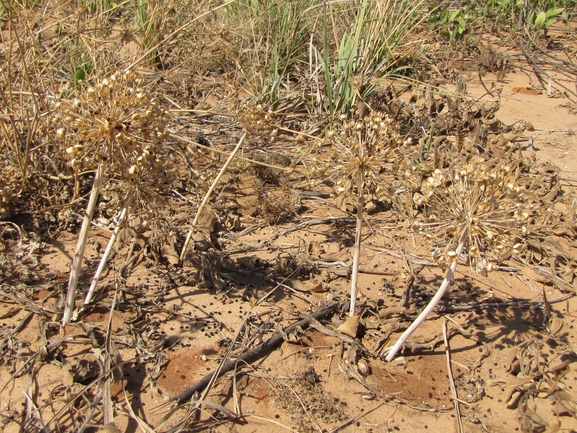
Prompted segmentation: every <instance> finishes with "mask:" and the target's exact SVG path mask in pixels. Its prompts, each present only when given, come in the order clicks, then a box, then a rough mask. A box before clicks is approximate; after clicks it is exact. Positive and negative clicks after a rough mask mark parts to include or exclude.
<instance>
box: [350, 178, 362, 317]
mask: <svg viewBox="0 0 577 433" xmlns="http://www.w3.org/2000/svg"><path fill="white" fill-rule="evenodd" d="M364 183H365V176H364V173H363V171H362V170H361V173H360V175H359V185H358V195H357V226H356V229H355V250H354V252H353V265H352V273H351V308H350V310H349V316H350V317H352V316H354V315H355V307H356V304H357V294H358V292H359V288H358V286H357V281H358V279H359V260H360V256H361V238H362V231H363V208H364V206H365V200H364V195H363V189H364Z"/></svg>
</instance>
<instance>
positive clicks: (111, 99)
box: [55, 72, 172, 208]
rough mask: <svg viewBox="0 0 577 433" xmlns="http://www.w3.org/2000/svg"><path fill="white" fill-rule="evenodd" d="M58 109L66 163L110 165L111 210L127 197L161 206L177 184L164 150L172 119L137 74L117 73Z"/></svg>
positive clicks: (84, 166) (107, 193)
mask: <svg viewBox="0 0 577 433" xmlns="http://www.w3.org/2000/svg"><path fill="white" fill-rule="evenodd" d="M56 107H57V115H56V119H55V120H56V122H57V130H56V138H57V142H58V143H59V149H60V150H61V153H62V154H63V157H64V159H65V160H66V161H67V162H68V164H69V165H70V166H71V167H72V168H73V169H74V170H75V171H81V170H94V169H95V168H96V167H97V166H98V165H99V164H104V168H105V174H106V175H107V176H108V178H110V179H111V182H109V183H108V184H107V185H106V188H105V194H104V195H105V197H106V196H108V197H109V198H110V202H109V205H110V207H116V205H117V204H118V203H117V201H118V200H126V199H127V198H130V199H131V200H132V205H133V206H134V205H137V206H139V207H143V208H150V207H152V208H154V207H155V206H156V205H157V204H158V203H159V202H160V195H161V193H162V191H163V190H165V189H166V187H167V186H168V185H169V183H170V181H171V180H172V177H171V174H170V164H169V158H168V151H167V147H166V146H163V141H164V140H165V139H166V137H167V135H168V134H167V132H166V129H165V124H166V122H167V117H168V116H167V113H166V111H165V110H164V109H163V108H162V107H161V106H160V103H159V100H158V99H157V98H156V97H154V96H153V95H151V94H150V93H149V92H148V91H147V90H146V89H145V88H144V87H143V81H142V80H141V79H139V78H137V77H136V75H135V74H133V73H131V72H127V73H122V74H118V75H112V76H111V77H109V78H105V79H103V80H101V81H100V82H98V83H97V84H95V85H94V86H92V87H89V88H88V89H87V90H86V91H85V92H84V93H83V94H81V95H80V97H78V98H77V99H74V100H72V101H67V100H62V101H60V102H58V103H57V106H56ZM120 205H122V203H120Z"/></svg>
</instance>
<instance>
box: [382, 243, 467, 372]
mask: <svg viewBox="0 0 577 433" xmlns="http://www.w3.org/2000/svg"><path fill="white" fill-rule="evenodd" d="M465 239H466V236H465V235H463V237H461V241H460V242H459V246H458V247H457V251H456V253H457V255H456V256H455V261H453V263H451V266H450V267H449V270H448V271H447V275H446V276H445V279H444V280H443V282H442V283H441V287H439V290H437V293H435V296H433V299H431V301H430V302H429V304H428V305H427V307H426V308H425V309H424V310H423V311H422V312H421V314H419V317H417V318H416V319H415V321H414V322H413V323H411V326H409V327H408V328H407V330H406V331H405V332H403V335H401V336H400V337H399V339H398V340H397V342H396V343H395V345H394V346H393V347H392V348H391V350H390V351H389V354H388V355H387V357H386V358H385V359H386V360H387V361H389V362H390V361H392V360H393V358H394V357H395V355H396V354H397V352H398V351H399V350H400V349H401V347H403V344H405V342H406V341H407V339H408V338H409V337H410V336H411V334H412V333H413V332H414V331H415V329H417V328H418V327H419V325H420V324H421V323H423V322H424V321H425V319H426V318H427V316H428V315H429V314H430V313H431V311H433V310H434V309H435V307H436V306H437V304H438V303H439V301H440V300H441V298H442V297H443V296H444V295H445V292H446V291H447V289H448V288H449V286H450V285H451V283H452V282H453V277H454V275H455V270H456V269H457V262H458V261H459V255H460V254H461V250H462V249H463V247H464V246H465Z"/></svg>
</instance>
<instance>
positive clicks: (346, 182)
mask: <svg viewBox="0 0 577 433" xmlns="http://www.w3.org/2000/svg"><path fill="white" fill-rule="evenodd" d="M341 122H342V123H341V124H340V125H337V127H336V128H335V131H331V132H330V133H329V139H330V141H331V144H332V145H333V148H332V151H333V152H332V155H331V160H330V161H329V164H330V165H329V166H328V167H325V171H326V172H327V174H329V176H331V177H332V178H333V179H335V183H336V191H337V193H338V194H339V195H341V196H347V195H348V194H350V193H351V192H353V191H355V192H356V191H357V188H358V182H359V179H361V178H362V180H363V189H364V190H365V191H366V192H367V193H368V194H369V196H374V198H376V199H382V198H384V197H385V196H386V193H387V187H386V185H387V182H386V180H385V178H384V176H385V174H386V172H387V170H386V169H385V167H386V165H387V164H388V163H390V162H391V161H392V160H393V159H394V156H395V155H394V149H396V148H398V147H400V146H402V145H404V144H406V141H407V140H405V139H404V138H403V137H401V135H400V134H399V126H398V124H397V122H396V121H395V120H394V119H392V118H391V117H388V116H387V115H385V114H383V113H380V112H376V111H375V112H372V113H370V114H369V115H367V116H365V117H363V118H362V119H352V120H348V119H346V118H345V117H344V116H343V117H342V118H341ZM314 168H315V167H313V169H314ZM317 168H318V169H321V170H322V169H323V168H322V167H317Z"/></svg>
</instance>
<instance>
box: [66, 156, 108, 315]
mask: <svg viewBox="0 0 577 433" xmlns="http://www.w3.org/2000/svg"><path fill="white" fill-rule="evenodd" d="M103 180H104V167H103V166H102V164H100V165H99V166H98V168H97V169H96V175H95V176H94V183H93V185H92V191H91V192H90V198H89V200H88V205H87V206H86V215H84V220H83V221H82V227H81V229H80V234H79V235H78V243H77V244H76V251H75V252H74V259H73V260H72V270H71V271H70V279H69V280H68V291H67V292H66V303H65V304H64V314H63V316H62V325H66V324H67V323H68V322H70V318H71V317H72V311H73V310H74V298H75V297H76V287H77V286H78V279H79V278H80V269H81V268H82V261H83V260H84V248H85V247H86V241H87V239H88V229H90V223H91V222H92V216H93V215H94V209H95V208H96V201H97V200H98V195H99V194H100V192H99V190H100V187H101V185H102V182H103Z"/></svg>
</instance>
